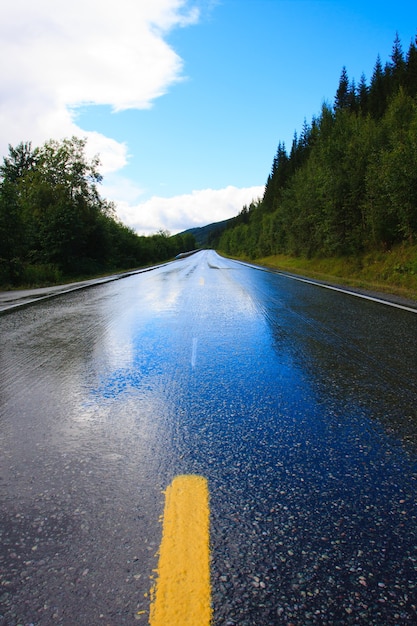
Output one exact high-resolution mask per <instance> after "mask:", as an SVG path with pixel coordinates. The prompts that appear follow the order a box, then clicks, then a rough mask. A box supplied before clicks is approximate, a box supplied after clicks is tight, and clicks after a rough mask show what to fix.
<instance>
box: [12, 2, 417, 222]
mask: <svg viewBox="0 0 417 626" xmlns="http://www.w3.org/2000/svg"><path fill="white" fill-rule="evenodd" d="M397 31H398V34H399V36H400V39H401V41H402V44H403V49H404V53H406V51H407V50H408V46H409V44H410V41H411V39H414V37H415V35H416V34H417V3H416V2H415V0H413V1H404V2H401V1H398V2H396V3H393V2H374V1H372V0H371V1H367V2H363V1H362V2H357V1H355V0H354V1H352V0H347V1H345V0H336V1H333V0H322V1H310V0H286V1H281V0H190V1H187V0H119V1H118V2H117V3H113V2H112V3H105V4H103V3H99V2H98V0H83V1H81V0H73V2H72V3H71V6H65V5H62V6H61V7H60V3H57V2H56V0H55V1H52V0H39V2H38V3H36V6H34V3H33V2H29V0H20V3H15V6H11V7H8V8H7V9H6V10H5V15H4V18H3V19H2V24H1V25H0V34H1V44H0V45H1V47H2V48H3V50H2V58H3V59H4V58H15V59H16V64H15V65H11V66H9V67H8V68H4V67H3V69H2V70H0V72H1V75H0V77H1V78H2V80H1V81H0V84H1V85H2V86H1V87H0V89H1V90H2V98H1V99H0V128H1V130H0V150H1V152H2V154H5V153H6V150H7V144H8V143H11V144H12V145H15V144H16V143H18V142H19V141H22V140H24V141H26V140H31V141H32V142H33V144H34V145H39V143H40V142H42V141H44V140H45V139H48V138H50V137H54V138H57V139H58V138H60V137H63V136H69V135H71V134H78V135H80V136H87V137H88V142H89V146H90V149H91V150H92V152H97V151H98V152H99V153H100V155H101V157H102V161H103V174H104V184H103V187H102V190H101V191H102V195H103V196H104V197H106V198H108V199H109V200H113V201H114V202H115V203H116V207H117V211H118V214H119V216H120V218H121V219H122V220H123V221H124V222H125V223H127V224H128V225H130V226H132V227H133V228H134V229H135V230H136V231H137V232H139V233H151V232H155V231H157V230H158V229H160V228H164V229H168V230H169V231H170V232H172V233H174V232H179V231H181V230H184V229H186V228H189V227H192V226H200V225H204V224H207V223H210V222H212V221H218V220H221V219H225V218H228V217H231V216H232V215H235V214H237V212H238V211H239V210H240V209H241V208H242V206H243V204H248V203H249V202H250V201H251V199H252V198H256V197H259V196H261V195H262V192H263V185H264V183H265V181H266V178H267V176H268V173H269V171H270V168H271V164H272V159H273V157H274V154H275V151H276V148H277V145H278V142H279V141H285V143H286V145H287V147H288V148H289V147H290V145H291V141H292V138H293V135H294V131H297V132H299V131H300V130H301V128H302V125H303V121H304V119H305V118H306V119H307V121H308V122H310V121H311V118H312V116H313V115H315V114H318V113H319V112H320V108H321V104H322V102H323V101H328V102H330V103H332V102H333V98H334V94H335V92H336V89H337V86H338V81H339V76H340V72H341V69H342V67H343V66H344V65H345V66H346V68H347V72H348V75H349V77H350V78H354V79H355V80H356V82H359V79H360V76H361V74H362V72H364V74H365V76H366V78H367V79H368V81H369V79H370V77H371V75H372V71H373V67H374V65H375V60H376V57H377V54H378V53H379V54H380V55H381V59H382V62H383V63H385V61H387V60H388V59H389V55H390V53H391V50H392V45H393V41H394V37H395V34H396V32H397ZM17 50H18V53H17Z"/></svg>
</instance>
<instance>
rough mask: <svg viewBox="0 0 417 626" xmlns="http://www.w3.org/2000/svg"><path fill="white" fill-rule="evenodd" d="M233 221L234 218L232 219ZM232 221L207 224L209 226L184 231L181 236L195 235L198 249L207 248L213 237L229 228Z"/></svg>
mask: <svg viewBox="0 0 417 626" xmlns="http://www.w3.org/2000/svg"><path fill="white" fill-rule="evenodd" d="M231 219H233V218H231ZM229 222H230V219H228V220H223V221H221V222H213V223H212V224H207V226H199V227H197V228H189V229H188V230H184V231H183V232H182V233H179V234H180V235H186V234H188V233H190V234H191V235H194V238H195V241H196V244H197V248H206V247H208V245H209V241H210V240H211V239H212V237H213V235H215V234H218V235H219V236H220V233H221V232H223V230H224V229H225V228H227V225H228V223H229Z"/></svg>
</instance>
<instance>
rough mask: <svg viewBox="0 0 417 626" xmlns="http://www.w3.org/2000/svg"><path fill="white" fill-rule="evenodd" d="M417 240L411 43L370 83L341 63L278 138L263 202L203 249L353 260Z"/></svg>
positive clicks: (416, 111)
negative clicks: (288, 142) (327, 91)
mask: <svg viewBox="0 0 417 626" xmlns="http://www.w3.org/2000/svg"><path fill="white" fill-rule="evenodd" d="M416 235H417V37H416V39H415V41H414V42H412V43H411V44H410V47H409V50H408V52H407V54H406V55H404V53H403V50H402V45H401V41H400V39H399V37H398V35H397V36H396V38H395V41H394V44H393V48H392V54H391V56H390V60H389V61H388V62H387V63H386V64H385V66H383V65H382V63H381V59H380V57H379V55H378V57H377V60H376V63H375V66H374V70H373V74H372V77H371V80H370V83H369V84H367V81H366V78H365V76H364V75H362V76H361V79H360V82H359V83H358V84H356V83H355V81H354V80H350V79H349V76H348V73H347V70H346V68H345V67H344V68H343V69H342V72H341V76H340V80H339V85H338V88H337V91H336V94H335V98H334V103H333V105H330V104H328V103H324V104H323V105H322V108H321V113H320V115H319V116H317V117H313V119H312V121H311V123H310V124H308V123H307V122H306V121H305V122H304V125H303V128H302V131H301V133H300V136H297V134H295V135H294V139H293V142H292V146H291V150H290V151H289V152H288V151H287V150H286V147H285V144H284V143H282V142H280V143H279V144H278V149H277V152H276V155H275V157H274V159H273V163H272V169H271V173H270V174H269V176H268V179H267V182H266V187H265V192H264V196H263V198H262V199H260V200H258V201H257V202H252V204H251V205H250V206H249V207H247V206H245V207H243V209H242V211H241V213H240V214H239V215H238V216H237V217H235V218H233V219H232V220H230V222H229V223H228V227H227V229H226V230H223V232H222V233H220V234H218V235H217V239H216V240H215V241H212V242H211V243H212V244H214V245H216V246H217V247H218V248H220V249H221V250H223V251H224V252H226V253H229V254H232V255H247V256H249V257H251V258H257V257H258V258H260V257H263V256H268V255H273V254H280V253H283V254H290V255H297V256H298V255H306V256H309V257H311V256H333V255H342V256H343V255H356V254H360V253H363V252H364V251H366V250H370V249H383V250H387V249H389V248H390V247H392V246H393V245H394V244H396V243H400V242H405V241H408V242H413V241H415V238H416Z"/></svg>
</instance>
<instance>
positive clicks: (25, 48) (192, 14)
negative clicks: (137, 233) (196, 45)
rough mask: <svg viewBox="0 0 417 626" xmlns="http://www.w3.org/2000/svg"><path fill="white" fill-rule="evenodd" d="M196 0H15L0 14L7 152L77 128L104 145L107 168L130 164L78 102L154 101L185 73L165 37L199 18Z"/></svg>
mask: <svg viewBox="0 0 417 626" xmlns="http://www.w3.org/2000/svg"><path fill="white" fill-rule="evenodd" d="M187 5H188V0H118V2H117V3H114V2H102V1H101V0H100V1H99V0H71V2H63V1H60V2H59V1H57V0H37V2H33V0H14V1H13V2H8V3H5V6H2V15H1V20H0V56H1V58H2V59H3V61H4V62H3V63H2V64H1V65H0V153H1V154H6V152H7V145H8V144H9V143H10V144H12V145H16V144H17V143H19V142H20V141H32V142H33V144H34V145H39V144H41V143H43V142H44V141H45V140H47V139H50V138H55V139H60V138H63V137H68V136H71V135H73V134H76V135H78V136H80V135H81V136H87V137H88V138H89V143H90V149H91V150H92V152H94V153H96V152H100V154H101V159H102V162H103V173H106V172H107V171H111V170H115V169H118V168H121V167H123V166H124V165H125V164H126V160H127V147H126V146H125V145H123V144H119V143H118V142H116V141H115V140H112V139H110V138H108V137H105V136H104V135H101V134H99V133H86V132H85V131H83V130H82V129H80V128H79V127H78V126H77V124H76V116H75V111H76V107H78V106H80V105H82V104H102V105H109V106H110V107H112V109H113V110H114V111H120V110H124V109H129V108H142V109H143V108H149V107H150V106H151V105H152V102H153V100H155V98H157V97H159V96H161V95H162V94H164V93H166V91H167V90H168V88H169V87H170V86H171V85H172V84H174V83H175V82H177V81H179V80H181V78H182V60H181V59H180V58H179V56H178V55H177V54H176V53H175V51H174V50H173V49H172V48H170V46H169V45H168V44H167V43H166V41H165V40H164V36H165V35H166V33H167V32H168V31H170V30H171V29H172V28H174V27H178V26H185V25H188V24H191V23H195V22H196V21H197V20H198V11H197V9H196V8H195V7H194V8H192V7H191V8H187Z"/></svg>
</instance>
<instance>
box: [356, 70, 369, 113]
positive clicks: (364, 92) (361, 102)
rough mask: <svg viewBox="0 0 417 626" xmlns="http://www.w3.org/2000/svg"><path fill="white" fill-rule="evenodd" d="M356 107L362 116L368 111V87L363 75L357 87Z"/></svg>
mask: <svg viewBox="0 0 417 626" xmlns="http://www.w3.org/2000/svg"><path fill="white" fill-rule="evenodd" d="M358 106H359V110H360V112H361V113H362V115H366V114H367V113H368V109H369V87H368V85H367V84H366V78H365V74H363V73H362V75H361V79H360V82H359V86H358Z"/></svg>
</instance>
